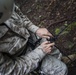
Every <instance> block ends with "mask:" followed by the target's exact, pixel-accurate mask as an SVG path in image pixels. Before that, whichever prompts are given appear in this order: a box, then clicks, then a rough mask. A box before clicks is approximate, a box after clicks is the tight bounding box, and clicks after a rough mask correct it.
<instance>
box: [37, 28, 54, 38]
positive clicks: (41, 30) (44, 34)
mask: <svg viewBox="0 0 76 75" xmlns="http://www.w3.org/2000/svg"><path fill="white" fill-rule="evenodd" d="M36 34H37V35H38V36H39V37H41V38H47V39H49V38H50V37H53V36H52V34H51V33H50V32H49V31H48V30H47V29H46V28H39V29H38V30H37V31H36Z"/></svg>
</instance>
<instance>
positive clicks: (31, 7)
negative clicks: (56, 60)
mask: <svg viewBox="0 0 76 75" xmlns="http://www.w3.org/2000/svg"><path fill="white" fill-rule="evenodd" d="M16 4H17V5H18V6H19V7H20V9H21V10H22V12H23V13H24V14H25V15H27V16H28V18H29V19H30V20H31V21H32V22H33V23H34V24H35V25H37V26H39V27H46V28H48V30H49V31H50V32H51V33H52V34H53V35H54V36H55V35H56V33H57V32H58V31H57V29H58V30H59V29H61V30H62V28H63V27H65V25H69V26H68V27H67V28H66V30H65V31H64V33H63V34H62V35H60V36H59V37H58V40H57V41H56V45H57V47H58V48H59V49H60V50H61V52H62V53H63V55H65V54H66V55H70V54H73V53H76V0H16ZM67 31H68V32H67ZM75 66H76V64H75ZM69 67H70V66H69ZM68 69H69V74H68V75H76V74H75V73H76V72H75V71H76V67H71V68H68Z"/></svg>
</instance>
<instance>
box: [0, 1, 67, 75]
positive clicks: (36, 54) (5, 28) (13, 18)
mask: <svg viewBox="0 0 76 75" xmlns="http://www.w3.org/2000/svg"><path fill="white" fill-rule="evenodd" d="M33 34H36V35H37V36H39V37H41V38H49V37H52V35H51V34H50V33H49V32H48V30H47V29H46V28H39V27H37V26H35V25H34V24H33V23H32V22H31V21H30V20H29V19H28V18H27V17H26V16H24V15H23V14H22V12H21V11H20V9H19V8H18V7H17V6H16V5H15V4H14V1H13V0H0V75H26V74H28V73H30V72H32V71H34V70H35V69H36V68H37V67H38V66H39V62H40V61H41V60H42V64H41V69H40V72H41V74H44V75H67V67H66V66H65V64H64V63H62V62H61V61H60V60H59V59H60V58H61V53H60V52H59V50H58V49H56V48H55V47H53V46H54V43H50V42H49V41H46V40H45V41H44V39H43V41H42V42H41V43H40V45H39V46H37V47H36V48H35V49H34V50H32V49H31V46H29V45H27V42H28V39H29V37H31V39H32V40H33V41H35V37H34V35H33ZM31 35H32V36H33V37H32V36H31ZM33 38H34V39H33Z"/></svg>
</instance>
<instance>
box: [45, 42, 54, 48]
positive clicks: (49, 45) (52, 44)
mask: <svg viewBox="0 0 76 75" xmlns="http://www.w3.org/2000/svg"><path fill="white" fill-rule="evenodd" d="M54 45H55V43H51V44H48V45H46V46H47V47H51V46H54Z"/></svg>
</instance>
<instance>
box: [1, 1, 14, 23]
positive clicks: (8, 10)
mask: <svg viewBox="0 0 76 75" xmlns="http://www.w3.org/2000/svg"><path fill="white" fill-rule="evenodd" d="M13 6H14V1H13V0H0V24H1V23H3V22H5V21H6V20H7V19H9V17H10V16H11V14H12V11H13Z"/></svg>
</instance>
